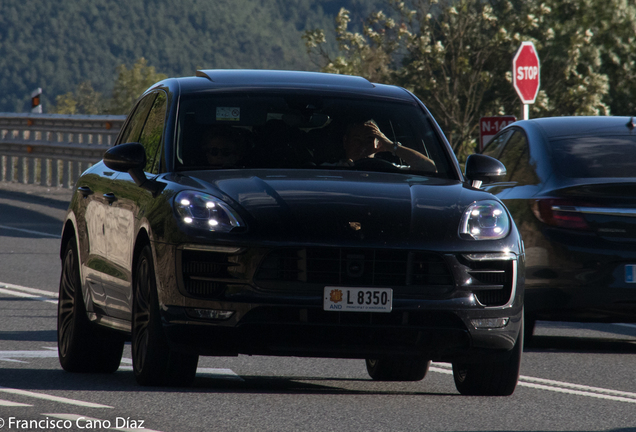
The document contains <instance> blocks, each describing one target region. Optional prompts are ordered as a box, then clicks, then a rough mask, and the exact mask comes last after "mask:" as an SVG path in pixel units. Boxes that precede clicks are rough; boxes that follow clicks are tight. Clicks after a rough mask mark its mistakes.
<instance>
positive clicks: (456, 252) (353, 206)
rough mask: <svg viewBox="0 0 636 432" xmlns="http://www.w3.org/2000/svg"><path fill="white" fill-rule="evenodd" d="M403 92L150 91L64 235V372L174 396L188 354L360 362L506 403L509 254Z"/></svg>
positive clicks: (206, 84)
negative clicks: (439, 369)
mask: <svg viewBox="0 0 636 432" xmlns="http://www.w3.org/2000/svg"><path fill="white" fill-rule="evenodd" d="M504 175H505V168H504V167H503V165H502V164H501V163H500V162H498V161H496V160H495V159H492V158H490V157H488V156H484V155H472V156H471V157H470V158H469V159H468V160H467V162H466V168H465V174H462V172H461V170H460V168H459V165H458V163H457V160H456V158H455V156H454V155H453V152H452V150H451V148H450V146H449V145H448V143H447V141H446V139H445V137H444V135H443V133H442V132H441V130H440V129H439V127H438V125H437V124H436V122H435V121H434V119H433V118H432V116H431V114H430V113H429V112H428V110H427V109H426V107H425V106H424V105H423V104H422V103H421V102H420V101H419V100H418V99H417V98H416V97H415V96H414V95H413V94H411V93H409V92H408V91H406V90H404V89H402V88H398V87H394V86H387V85H380V84H373V83H371V82H369V81H367V80H365V79H363V78H360V77H352V76H343V75H331V74H322V73H312V72H290V71H249V70H240V71H239V70H236V71H230V70H204V71H198V72H197V73H196V76H195V77H187V78H172V79H167V80H164V81H161V82H159V83H157V84H156V85H154V86H152V87H151V88H150V89H148V90H147V91H146V92H145V93H144V94H143V95H142V97H141V98H140V99H139V101H138V102H137V104H136V106H135V107H134V109H133V110H132V111H131V113H130V115H129V116H128V119H127V120H126V123H125V124H124V127H123V128H122V130H121V132H120V134H119V137H118V139H117V141H116V144H115V145H114V146H113V147H112V148H110V149H109V150H108V151H107V152H106V153H105V155H104V159H103V161H101V162H99V163H97V164H95V165H94V166H92V167H91V168H90V169H88V170H87V171H86V172H84V173H83V174H82V176H81V177H80V179H79V180H78V182H77V184H76V191H75V193H74V196H73V199H72V201H71V204H70V207H69V211H68V216H67V218H66V222H65V225H64V229H63V235H62V244H61V258H62V275H61V279H60V300H59V310H58V312H59V313H58V342H59V358H60V362H61V364H62V366H63V368H64V369H65V370H67V371H89V372H113V371H115V370H117V368H118V367H119V363H120V360H121V355H122V349H123V344H124V342H125V341H126V340H130V341H131V347H132V357H133V369H134V374H135V377H136V379H137V381H138V382H139V383H140V384H142V385H188V384H190V383H191V382H192V381H193V379H194V378H195V374H196V369H197V362H198V357H199V356H200V355H209V356H227V355H238V354H248V355H275V356H311V357H332V358H360V359H365V360H366V365H367V370H368V372H369V375H370V376H371V378H373V379H375V380H404V381H413V380H420V379H422V378H423V377H424V375H425V374H426V372H427V370H428V367H429V364H430V362H431V360H435V361H443V362H451V363H452V364H453V374H454V378H455V383H456V386H457V389H458V390H459V391H460V392H461V393H462V394H479V395H509V394H511V393H512V392H513V391H514V389H515V386H516V383H517V379H518V375H519V365H520V360H521V353H522V344H523V281H524V251H523V246H522V242H521V240H520V238H519V234H518V232H517V229H516V227H515V225H514V222H513V221H512V219H511V218H510V215H509V213H508V210H507V209H506V208H505V206H504V205H503V204H502V203H501V201H500V200H498V199H497V198H495V197H494V196H493V195H491V194H489V193H486V192H484V191H483V190H480V189H479V188H480V185H481V184H482V183H488V182H491V181H495V180H498V179H501V178H502V176H504Z"/></svg>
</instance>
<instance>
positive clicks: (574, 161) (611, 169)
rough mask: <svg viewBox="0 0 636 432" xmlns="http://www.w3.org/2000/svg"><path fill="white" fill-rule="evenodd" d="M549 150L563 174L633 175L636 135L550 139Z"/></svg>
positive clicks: (579, 175)
mask: <svg viewBox="0 0 636 432" xmlns="http://www.w3.org/2000/svg"><path fill="white" fill-rule="evenodd" d="M550 149H551V152H552V158H553V160H554V163H555V166H558V167H559V171H560V172H561V174H562V175H564V176H566V177H570V178H584V177H614V178H617V177H634V167H635V166H636V151H635V150H636V136H585V137H577V138H568V139H559V140H552V141H550Z"/></svg>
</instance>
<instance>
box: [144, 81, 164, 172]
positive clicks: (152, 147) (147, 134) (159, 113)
mask: <svg viewBox="0 0 636 432" xmlns="http://www.w3.org/2000/svg"><path fill="white" fill-rule="evenodd" d="M166 101H167V98H166V94H165V93H164V92H159V93H158V94H157V98H156V99H155V101H154V104H153V105H152V109H151V110H150V113H149V114H148V118H147V120H146V124H145V125H144V128H143V131H142V132H141V136H140V137H139V142H140V143H141V144H142V145H143V146H144V148H145V149H146V166H145V167H144V171H146V172H149V173H152V174H157V173H158V172H159V158H160V157H161V151H160V148H161V137H162V135H163V125H164V121H165V117H166Z"/></svg>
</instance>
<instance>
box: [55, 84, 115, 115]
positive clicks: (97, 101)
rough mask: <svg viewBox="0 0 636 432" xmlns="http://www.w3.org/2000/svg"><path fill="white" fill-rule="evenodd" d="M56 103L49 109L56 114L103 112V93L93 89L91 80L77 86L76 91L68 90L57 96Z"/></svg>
mask: <svg viewBox="0 0 636 432" xmlns="http://www.w3.org/2000/svg"><path fill="white" fill-rule="evenodd" d="M55 102H56V105H54V106H53V107H51V108H50V109H49V110H48V111H49V112H51V113H54V114H101V113H102V111H103V104H104V102H103V98H102V94H101V93H99V92H96V91H95V90H94V89H93V86H92V85H91V83H90V81H85V82H83V83H81V84H80V85H78V86H77V89H75V92H68V93H65V94H63V95H59V96H57V97H56V98H55Z"/></svg>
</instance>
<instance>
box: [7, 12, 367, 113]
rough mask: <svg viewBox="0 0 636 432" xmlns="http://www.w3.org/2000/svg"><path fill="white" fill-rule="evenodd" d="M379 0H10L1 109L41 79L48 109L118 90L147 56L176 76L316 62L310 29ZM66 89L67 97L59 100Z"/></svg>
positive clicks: (13, 107)
mask: <svg viewBox="0 0 636 432" xmlns="http://www.w3.org/2000/svg"><path fill="white" fill-rule="evenodd" d="M377 1H379V0H371V1H369V0H271V1H269V2H264V1H260V0H214V1H211V0H126V1H118V0H57V1H42V0H1V1H0V111H17V112H20V111H26V110H28V109H29V106H30V94H31V91H32V90H34V89H35V88H37V87H42V89H43V91H44V93H43V95H42V101H43V107H44V111H45V112H50V110H49V108H50V107H51V106H52V105H53V104H55V105H56V107H55V108H56V109H62V106H61V105H60V102H63V104H64V105H65V107H64V109H65V110H72V105H73V104H72V101H71V99H70V97H71V96H72V99H73V100H76V98H77V95H76V92H77V91H78V86H79V85H80V83H84V82H88V81H90V83H91V85H92V86H93V88H94V90H95V91H96V92H97V93H101V94H103V95H110V94H111V93H112V91H113V87H114V83H115V81H116V80H117V76H118V73H119V71H118V70H117V69H116V67H117V66H118V65H122V64H125V65H131V64H133V63H134V62H135V61H136V60H137V59H139V58H142V57H143V58H145V59H147V61H148V64H149V65H152V66H154V67H155V68H156V69H157V71H160V72H162V73H165V74H167V75H168V76H186V75H187V76H191V75H193V74H194V72H195V70H196V69H197V68H210V69H213V68H252V69H261V68H269V69H300V70H305V69H316V68H315V66H313V65H312V64H311V63H310V62H308V61H307V56H306V54H305V49H304V47H303V43H302V40H301V37H300V36H301V34H302V31H303V30H304V29H305V28H312V27H316V26H322V27H326V26H327V25H328V24H329V23H330V22H331V21H332V20H333V16H334V15H335V14H336V13H337V11H338V10H339V9H340V7H341V6H346V7H347V8H349V9H350V10H355V11H359V13H361V14H367V13H368V12H369V10H370V8H371V7H372V5H373V4H375V3H377ZM327 38H328V39H330V40H331V39H333V37H332V36H331V35H330V34H328V35H327ZM69 93H70V94H69ZM58 95H64V96H65V97H66V96H68V97H66V98H64V97H63V98H62V99H60V102H58V100H57V96H58ZM124 99H125V97H124ZM106 108H108V107H106ZM120 108H121V107H120ZM75 109H76V110H77V109H79V108H78V106H76V108H75Z"/></svg>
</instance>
